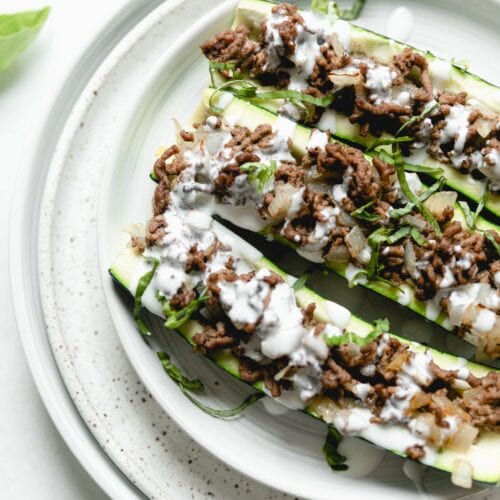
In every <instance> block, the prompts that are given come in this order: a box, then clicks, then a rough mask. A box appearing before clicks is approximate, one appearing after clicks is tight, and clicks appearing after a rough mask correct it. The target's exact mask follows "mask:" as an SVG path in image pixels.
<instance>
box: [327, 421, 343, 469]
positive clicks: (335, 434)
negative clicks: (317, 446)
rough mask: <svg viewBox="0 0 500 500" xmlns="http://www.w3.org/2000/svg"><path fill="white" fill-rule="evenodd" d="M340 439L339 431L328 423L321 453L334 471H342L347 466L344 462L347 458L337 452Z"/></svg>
mask: <svg viewBox="0 0 500 500" xmlns="http://www.w3.org/2000/svg"><path fill="white" fill-rule="evenodd" d="M341 440H342V435H341V434H340V432H339V431H338V430H337V429H335V427H332V426H331V425H329V426H328V430H327V433H326V439H325V444H324V445H323V454H324V455H325V459H326V461H327V463H328V465H329V466H330V467H331V468H332V470H334V471H343V470H347V469H348V468H349V467H348V466H347V464H346V463H345V462H347V458H346V457H344V455H341V454H340V453H339V444H340V441H341Z"/></svg>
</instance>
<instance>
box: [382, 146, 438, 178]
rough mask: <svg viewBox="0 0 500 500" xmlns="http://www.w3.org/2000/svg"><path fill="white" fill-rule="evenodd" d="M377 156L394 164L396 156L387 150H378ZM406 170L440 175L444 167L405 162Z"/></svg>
mask: <svg viewBox="0 0 500 500" xmlns="http://www.w3.org/2000/svg"><path fill="white" fill-rule="evenodd" d="M377 156H378V157H379V158H380V159H381V160H383V161H385V162H386V163H390V164H391V165H394V156H395V154H394V153H393V154H390V153H388V152H387V151H384V150H381V151H377ZM404 167H405V170H406V171H407V172H416V173H419V174H420V173H421V174H429V175H440V174H442V173H443V171H444V170H443V169H442V168H441V167H427V166H425V165H410V164H409V163H406V162H405V164H404Z"/></svg>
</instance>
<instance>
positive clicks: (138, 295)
mask: <svg viewBox="0 0 500 500" xmlns="http://www.w3.org/2000/svg"><path fill="white" fill-rule="evenodd" d="M158 264H159V262H158V261H157V260H156V259H155V260H153V268H152V269H151V270H150V271H148V272H147V273H145V274H144V275H143V276H141V278H140V279H139V282H138V283H137V288H136V290H135V295H134V313H133V316H134V320H135V322H136V324H137V327H138V328H139V331H140V332H141V333H142V334H143V335H150V334H151V332H150V331H149V328H148V327H147V326H146V324H145V323H144V321H143V320H142V317H141V310H142V296H143V295H144V292H145V291H146V288H147V287H148V286H149V284H150V283H151V281H152V279H153V276H154V274H155V272H156V268H157V267H158Z"/></svg>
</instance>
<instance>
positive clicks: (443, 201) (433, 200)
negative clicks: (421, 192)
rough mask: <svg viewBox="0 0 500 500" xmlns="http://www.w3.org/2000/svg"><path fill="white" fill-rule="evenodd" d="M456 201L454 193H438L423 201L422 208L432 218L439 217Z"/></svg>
mask: <svg viewBox="0 0 500 500" xmlns="http://www.w3.org/2000/svg"><path fill="white" fill-rule="evenodd" d="M456 201H457V193H456V192H455V191H440V192H439V193H434V194H433V195H431V196H429V198H427V200H425V201H424V206H425V208H427V210H429V212H430V213H431V214H432V215H434V217H439V216H440V215H441V214H442V213H443V212H444V210H445V209H446V208H448V207H453V205H454V204H455V202H456Z"/></svg>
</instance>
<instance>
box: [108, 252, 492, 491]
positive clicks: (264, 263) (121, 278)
mask: <svg viewBox="0 0 500 500" xmlns="http://www.w3.org/2000/svg"><path fill="white" fill-rule="evenodd" d="M141 259H142V256H141V255H138V254H137V253H136V252H135V251H134V250H133V249H132V247H131V246H127V247H126V248H125V249H124V250H123V252H122V253H121V254H120V255H119V256H118V258H117V259H116V261H115V262H114V263H113V265H112V266H111V268H110V269H109V273H110V275H111V276H112V277H113V279H114V280H115V282H116V283H117V284H118V285H119V286H120V287H122V288H124V289H125V290H127V291H128V292H129V293H130V294H131V295H132V296H133V295H134V292H135V290H131V282H132V281H133V277H134V274H135V272H136V269H137V266H139V265H140V263H141ZM255 266H256V268H267V269H270V270H272V271H274V272H276V273H278V274H280V275H281V276H283V277H285V276H286V273H284V272H283V271H282V270H281V269H279V268H278V267H277V266H276V265H275V264H274V263H272V262H271V261H269V260H267V259H265V258H261V259H260V260H259V261H258V262H255ZM295 295H296V299H297V303H298V304H299V305H300V306H301V307H306V306H307V305H308V304H309V303H311V302H314V303H315V304H316V305H317V311H316V313H315V316H316V318H317V319H318V320H319V321H325V320H328V317H327V313H326V310H325V309H324V306H323V305H322V304H323V303H324V302H325V299H324V298H323V297H321V296H319V295H318V294H316V293H315V292H313V291H312V290H310V289H308V288H305V287H304V288H302V289H300V290H298V291H296V294H295ZM201 328H202V326H201V324H200V323H198V322H197V321H195V320H192V319H191V320H189V321H187V322H186V323H185V324H184V325H182V326H181V327H180V328H179V329H178V330H176V332H177V333H178V334H179V335H181V336H182V337H183V338H184V340H186V341H187V342H188V343H189V344H190V345H194V342H193V336H194V335H195V334H196V333H197V332H198V331H200V329H201ZM348 328H349V330H350V331H353V332H354V333H357V334H359V335H366V334H368V333H369V332H370V331H371V325H370V324H369V323H367V322H365V321H363V320H361V319H359V318H357V317H356V316H352V317H351V323H350V324H349V326H348ZM390 335H392V336H394V337H396V338H397V339H398V340H400V341H401V342H404V343H409V345H410V348H411V349H412V350H415V351H420V352H422V351H424V350H425V349H427V350H428V352H430V353H431V354H432V357H433V359H434V361H435V362H436V363H437V364H438V365H439V366H441V367H442V368H443V369H452V368H453V367H454V366H458V360H457V358H456V357H455V356H452V355H451V354H447V353H443V352H440V351H437V350H435V349H431V348H426V347H424V346H422V345H420V344H417V343H416V342H409V341H408V340H405V339H403V338H401V337H398V336H396V335H393V334H390ZM210 359H211V360H212V361H213V362H214V363H215V364H217V365H218V366H219V367H220V368H222V369H223V370H225V371H226V372H227V373H229V374H230V375H232V376H234V377H236V378H237V379H239V380H241V377H240V375H239V360H238V358H236V357H235V356H234V355H233V354H232V353H231V351H230V350H224V351H220V352H218V353H216V354H215V355H214V356H212V357H211V358H210ZM465 366H466V367H467V368H468V369H469V370H470V371H471V373H473V374H474V375H476V376H478V377H481V376H484V375H486V374H487V373H488V372H489V371H491V370H490V369H489V368H487V367H485V366H482V365H479V364H477V363H473V362H470V361H468V362H467V363H466V364H465ZM249 385H252V386H253V387H254V388H255V389H257V390H259V391H262V392H264V384H263V382H260V381H259V382H256V383H254V384H249ZM328 399H329V398H324V397H323V398H322V400H328ZM330 401H331V400H330ZM321 404H324V401H322V403H321ZM303 411H304V412H305V413H307V414H308V415H310V416H311V417H313V418H316V419H319V420H324V419H323V418H322V416H321V407H320V403H318V402H316V401H313V402H312V403H311V404H310V405H309V406H308V407H306V408H305V409H304V410H303ZM377 445H378V446H379V447H382V448H385V449H388V448H387V447H386V446H384V442H381V443H377ZM472 448H473V453H470V452H468V455H469V454H470V457H469V456H467V459H469V458H470V459H472V460H473V462H474V463H473V471H474V479H475V480H476V481H480V482H483V483H486V484H496V483H497V482H498V481H499V480H500V453H499V450H500V434H498V433H497V434H495V433H493V432H483V433H481V434H480V439H479V441H478V443H477V444H475V445H473V447H472ZM389 451H392V452H393V453H395V454H397V455H399V456H401V455H403V456H405V455H404V454H401V453H400V452H399V451H394V450H390V449H389ZM460 456H461V454H457V453H455V452H450V451H443V452H439V453H438V454H437V455H436V460H435V462H434V463H433V464H429V465H430V466H431V467H434V468H437V469H440V470H443V471H445V472H451V471H452V468H453V464H454V460H455V459H456V458H460ZM483 460H484V461H485V463H487V464H490V465H489V466H486V468H485V469H483V466H482V465H483V464H482V462H483ZM492 460H493V462H494V463H495V464H498V467H495V466H493V467H491V461H492Z"/></svg>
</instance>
